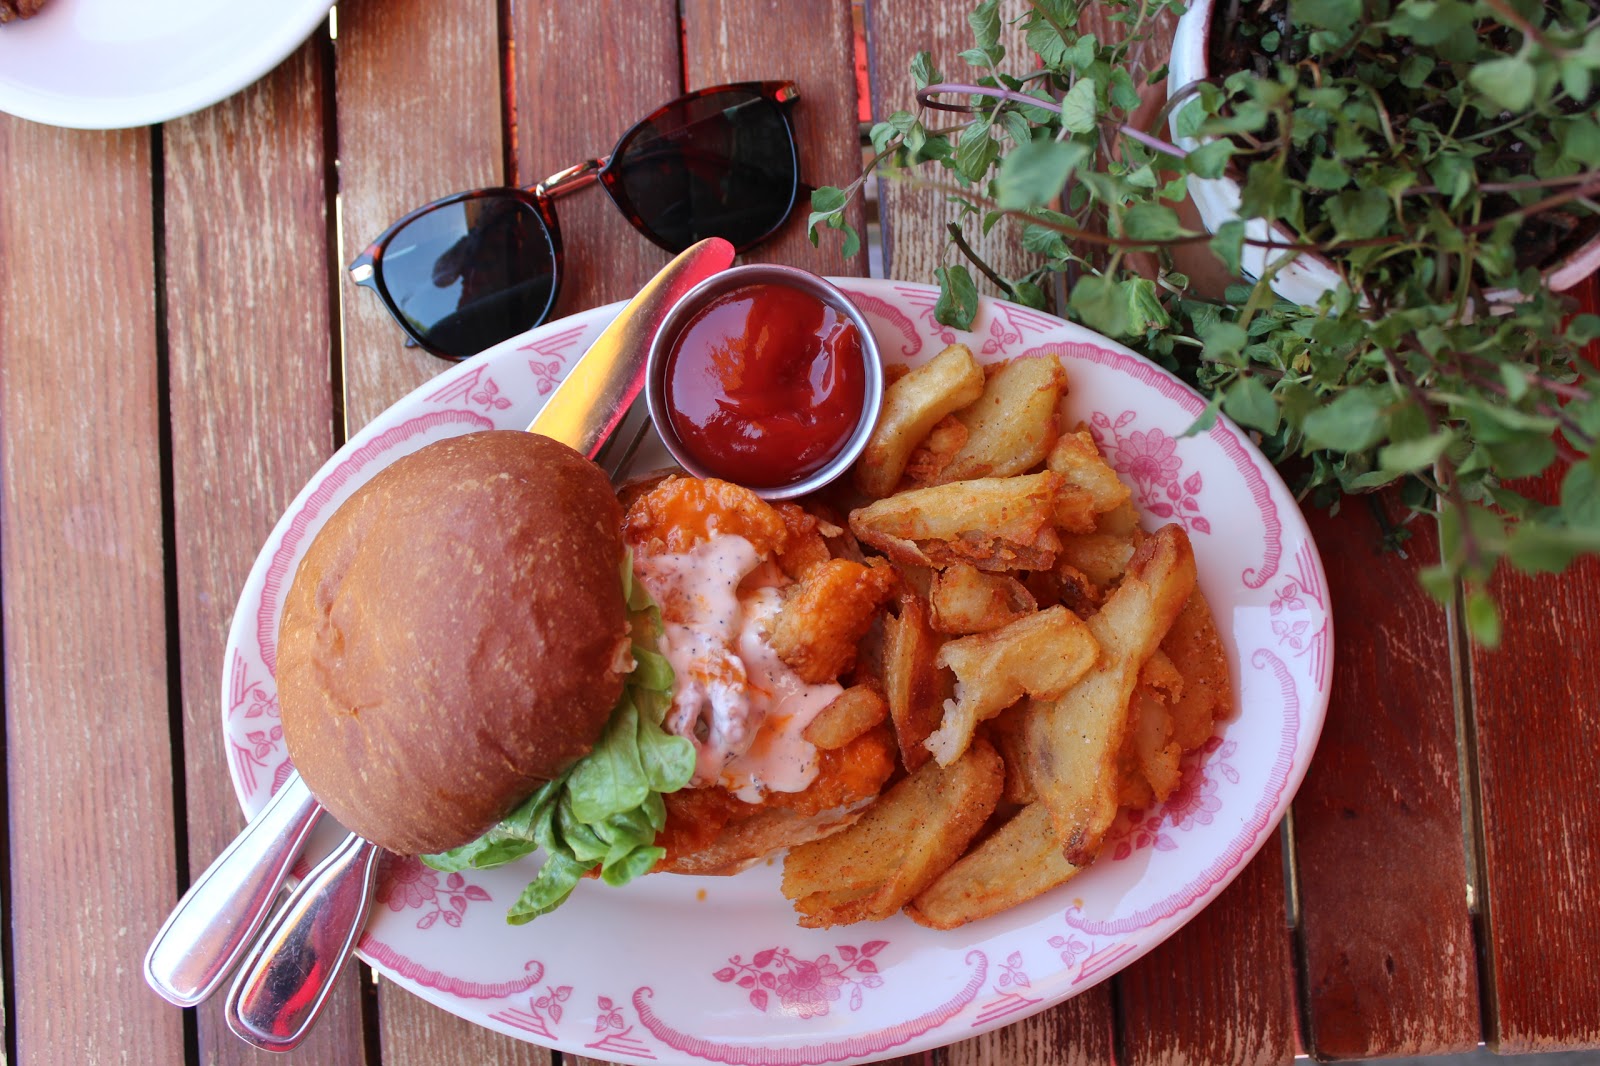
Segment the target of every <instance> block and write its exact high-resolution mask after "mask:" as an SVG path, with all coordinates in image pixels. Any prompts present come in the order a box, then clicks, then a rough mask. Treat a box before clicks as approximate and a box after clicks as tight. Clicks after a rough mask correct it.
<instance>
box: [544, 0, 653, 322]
mask: <svg viewBox="0 0 1600 1066" xmlns="http://www.w3.org/2000/svg"><path fill="white" fill-rule="evenodd" d="M512 36H513V38H514V40H515V42H516V46H515V49H514V52H513V56H514V59H515V61H516V99H517V126H518V136H517V154H518V159H517V171H518V180H519V181H521V182H522V183H523V184H529V185H531V184H532V183H534V182H536V181H538V180H540V179H542V178H544V177H547V176H548V175H551V174H554V173H556V172H557V171H559V170H563V169H565V168H567V167H569V166H572V165H573V164H575V163H579V162H582V161H583V160H586V159H594V158H598V157H601V156H605V155H607V154H609V153H610V151H611V148H612V146H613V145H614V144H616V142H617V138H618V137H620V136H621V135H622V133H623V131H624V130H626V129H627V128H628V127H629V126H631V125H633V124H634V123H635V122H637V121H638V120H639V119H641V118H643V117H644V116H645V115H647V114H649V113H650V112H651V111H653V110H654V109H655V108H656V107H658V106H660V105H661V104H664V103H666V102H667V101H668V100H671V99H672V98H673V97H675V96H677V95H679V94H680V93H681V92H682V91H683V86H682V77H683V75H682V69H681V66H682V62H681V57H680V52H679V48H678V6H677V4H676V2H675V0H649V2H641V3H638V4H634V5H630V7H629V9H628V14H627V17H626V18H596V17H595V13H594V11H593V10H592V9H591V8H588V7H586V6H584V5H582V4H548V5H546V4H518V5H516V6H515V7H514V10H513V22H512ZM618 57H626V59H625V61H621V62H619V61H618ZM555 211H556V220H557V223H558V225H559V226H560V229H561V235H562V241H563V244H564V255H563V265H562V278H561V291H560V294H559V295H558V297H557V299H556V306H555V308H554V310H553V311H552V315H553V316H561V315H570V314H573V313H575V312H578V311H584V310H587V309H588V308H591V307H598V306H599V305H601V304H605V303H609V302H611V301H612V300H621V299H626V298H627V297H629V296H632V295H633V294H634V293H635V292H637V291H638V290H639V289H640V287H641V286H643V285H644V283H645V282H646V281H648V280H650V278H651V276H652V275H654V274H655V272H656V271H658V270H660V269H661V267H663V266H665V265H666V262H667V260H668V259H669V258H670V256H668V254H667V253H666V252H665V251H663V250H662V249H660V248H657V247H656V246H655V245H654V244H652V243H650V241H648V240H646V239H645V238H644V236H643V235H642V234H640V233H639V232H638V231H637V230H635V229H634V228H633V227H632V226H631V225H629V223H628V220H627V219H626V218H624V217H623V215H622V212H621V211H619V210H617V208H616V205H615V204H613V203H612V202H611V198H610V197H609V196H607V195H606V194H605V192H604V190H602V189H601V188H600V187H599V186H598V185H595V186H591V187H590V188H587V189H584V190H581V191H579V192H577V193H575V194H572V195H568V196H563V197H562V198H561V199H559V200H557V201H556V205H555Z"/></svg>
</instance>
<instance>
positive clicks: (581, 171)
mask: <svg viewBox="0 0 1600 1066" xmlns="http://www.w3.org/2000/svg"><path fill="white" fill-rule="evenodd" d="M609 162H611V157H610V156H607V157H605V158H604V159H586V160H584V161H583V162H582V163H579V164H577V165H576V166H571V167H568V168H567V169H565V170H561V171H557V172H556V173H554V174H552V175H550V176H549V177H548V178H545V179H544V180H543V181H541V182H539V184H537V185H535V186H533V194H534V195H535V196H542V197H545V198H546V199H551V200H554V199H556V198H557V197H560V196H565V195H566V194H567V193H569V192H577V191H578V190H579V189H581V188H583V187H584V186H585V185H590V184H593V183H594V182H595V181H596V180H598V178H599V177H600V172H601V171H602V170H604V169H605V168H606V164H607V163H609Z"/></svg>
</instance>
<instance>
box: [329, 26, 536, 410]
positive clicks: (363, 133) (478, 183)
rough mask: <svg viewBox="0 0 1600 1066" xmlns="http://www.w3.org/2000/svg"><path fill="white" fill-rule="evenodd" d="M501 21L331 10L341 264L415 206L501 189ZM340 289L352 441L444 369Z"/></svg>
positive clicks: (343, 278)
mask: <svg viewBox="0 0 1600 1066" xmlns="http://www.w3.org/2000/svg"><path fill="white" fill-rule="evenodd" d="M497 23H498V15H497V12H496V3H495V0H470V2H461V3H453V4H437V3H425V2H423V0H402V2H390V0H348V2H346V3H342V4H340V5H339V40H338V42H337V43H336V47H335V54H336V56H337V59H338V65H337V76H336V81H337V84H338V105H339V191H340V194H341V197H342V200H343V216H344V219H343V225H342V227H341V229H342V232H343V244H344V255H343V259H344V261H345V262H346V263H347V262H348V261H349V260H350V259H353V258H355V256H356V254H357V253H359V252H360V251H361V249H363V248H365V247H366V246H367V243H368V242H369V241H371V240H372V239H373V238H374V237H376V236H377V235H378V234H380V233H382V232H383V231H384V230H385V229H387V228H388V226H389V224H390V223H391V222H393V221H394V220H395V219H397V218H399V217H400V216H401V215H403V214H405V213H406V212H407V211H410V210H411V209H412V208H414V207H420V206H421V205H422V204H425V203H427V202H428V201H430V200H436V199H438V198H439V197H441V196H448V195H449V194H451V193H454V192H461V191H463V190H466V189H474V188H481V187H484V186H491V185H499V184H501V183H502V182H503V181H504V180H505V175H504V174H502V169H503V154H502V136H501V122H502V110H503V109H502V107H501V92H500V85H501V78H500V51H499V30H498V25H497ZM342 265H343V264H341V266H342ZM339 286H340V294H341V297H342V310H343V316H344V319H343V327H344V374H345V381H344V384H345V423H346V425H347V426H348V427H349V429H350V430H351V431H352V432H354V431H355V430H357V429H359V428H360V427H362V426H364V425H366V424H367V423H368V422H370V421H371V420H372V419H373V418H374V417H376V416H377V415H378V414H379V413H381V412H382V411H383V410H384V409H385V408H387V407H388V406H389V405H390V404H392V403H394V402H395V401H396V400H398V399H399V398H400V397H402V396H404V395H405V394H406V393H407V392H409V391H411V390H412V389H413V388H415V387H416V386H417V385H420V384H421V383H422V382H424V381H426V380H427V379H428V378H430V377H433V376H434V375H435V374H438V373H439V372H440V371H441V370H443V369H445V367H446V365H447V364H446V363H445V362H443V361H442V360H440V359H437V358H435V357H434V356H431V355H429V354H427V353H426V352H424V351H422V350H420V349H417V348H406V347H404V335H403V334H402V333H401V332H400V327H399V326H397V325H396V324H395V322H394V320H393V319H392V318H390V317H389V313H388V312H387V311H385V310H384V309H383V307H382V305H381V304H380V303H379V302H378V299H377V297H376V296H374V295H373V294H372V293H370V292H367V291H365V290H362V289H359V288H357V287H356V286H355V285H354V284H353V283H352V282H350V280H349V278H348V275H346V274H344V273H343V271H341V272H340V276H339Z"/></svg>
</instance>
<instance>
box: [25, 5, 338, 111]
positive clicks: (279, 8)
mask: <svg viewBox="0 0 1600 1066" xmlns="http://www.w3.org/2000/svg"><path fill="white" fill-rule="evenodd" d="M331 5H332V0H138V2H129V0H48V2H47V3H46V4H45V6H44V8H43V9H42V10H41V11H40V12H39V13H38V14H37V15H35V16H34V17H33V18H31V19H24V20H21V21H13V22H8V23H6V24H5V25H4V26H0V111H7V112H10V113H11V114H13V115H18V116H20V117H22V118H27V119H32V120H33V121H35V122H44V123H47V124H49V125H52V126H70V127H73V128H76V129H94V130H109V129H122V128H125V127H129V126H147V125H149V124H151V123H153V122H165V121H167V120H168V119H171V118H177V117H178V116H179V115H187V114H189V113H190V112H191V111H198V110H200V109H201V108H203V107H209V106H210V105H212V104H214V103H216V102H217V101H218V100H221V99H223V98H225V97H228V96H232V95H233V94H234V93H236V92H238V91H239V90H240V89H242V88H244V87H245V86H246V85H249V84H250V83H251V82H253V81H255V80H256V79H257V78H259V77H261V76H262V75H263V74H265V73H266V72H267V71H269V70H271V69H272V68H273V67H275V66H277V65H278V64H279V63H281V62H282V61H283V59H284V57H285V56H287V55H288V54H289V53H290V52H292V51H294V50H295V48H296V47H298V46H299V44H300V42H301V41H304V40H305V39H306V38H307V37H309V36H311V31H312V30H314V29H316V27H317V24H318V23H319V22H321V21H322V20H323V18H325V17H326V16H327V14H328V8H329V7H330V6H331Z"/></svg>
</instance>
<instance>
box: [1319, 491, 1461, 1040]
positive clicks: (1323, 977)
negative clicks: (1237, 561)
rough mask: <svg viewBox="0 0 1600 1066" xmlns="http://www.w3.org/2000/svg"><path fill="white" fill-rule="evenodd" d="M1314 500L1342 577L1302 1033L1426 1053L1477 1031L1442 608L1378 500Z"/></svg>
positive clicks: (1422, 532) (1322, 541)
mask: <svg viewBox="0 0 1600 1066" xmlns="http://www.w3.org/2000/svg"><path fill="white" fill-rule="evenodd" d="M1369 503H1375V504H1376V505H1378V506H1393V504H1392V503H1391V502H1388V501H1386V500H1385V499H1383V498H1377V499H1375V500H1370V501H1369V500H1366V499H1354V500H1349V501H1346V502H1345V504H1344V505H1343V508H1342V509H1341V511H1340V513H1339V514H1338V515H1337V516H1333V517H1329V516H1328V515H1327V514H1326V513H1325V512H1321V511H1316V512H1311V513H1309V514H1308V518H1309V519H1310V521H1311V525H1312V530H1313V532H1314V533H1315V534H1316V537H1317V543H1318V545H1319V547H1320V548H1321V551H1322V559H1323V563H1324V565H1325V566H1326V567H1327V571H1328V585H1329V587H1330V589H1331V590H1332V592H1333V617H1334V633H1335V638H1336V641H1337V651H1336V653H1335V656H1334V680H1333V698H1332V703H1331V705H1330V707H1329V709H1328V719H1327V724H1326V725H1325V726H1324V727H1323V731H1322V740H1321V742H1320V744H1319V745H1318V747H1317V754H1316V758H1315V759H1314V760H1312V764H1311V770H1310V772H1309V774H1307V776H1306V781H1305V784H1304V785H1302V786H1301V788H1300V792H1299V795H1298V796H1297V797H1296V799H1295V803H1294V817H1295V847H1296V855H1297V859H1298V862H1299V871H1300V906H1301V929H1302V943H1303V947H1304V951H1305V960H1304V961H1305V970H1306V974H1307V978H1306V980H1307V997H1308V1000H1307V1005H1306V1014H1307V1017H1308V1018H1309V1024H1310V1032H1309V1034H1308V1035H1307V1041H1308V1043H1309V1044H1310V1050H1311V1051H1312V1052H1313V1053H1314V1054H1315V1055H1317V1056H1318V1057H1327V1058H1368V1057H1372V1056H1378V1055H1432V1054H1439V1053H1442V1052H1446V1051H1452V1050H1465V1049H1470V1048H1472V1047H1473V1046H1475V1045H1476V1044H1477V1043H1478V1029H1479V1022H1478V983H1477V970H1476V965H1475V961H1474V954H1473V952H1474V949H1473V938H1472V929H1471V922H1470V917H1469V915H1468V911H1467V890H1466V858H1465V854H1464V845H1463V841H1462V822H1461V787H1460V771H1459V764H1458V761H1457V749H1456V728H1455V712H1454V709H1453V704H1452V695H1451V693H1452V687H1451V670H1450V650H1449V646H1448V643H1447V635H1446V631H1445V630H1446V626H1445V617H1444V612H1443V611H1442V610H1441V609H1440V608H1439V606H1438V604H1436V603H1435V602H1433V601H1432V600H1431V599H1429V597H1428V596H1427V595H1426V594H1425V593H1424V592H1423V591H1422V589H1421V587H1420V586H1419V585H1418V584H1417V581H1416V571H1417V569H1418V568H1419V567H1420V566H1422V565H1425V564H1426V563H1427V562H1429V561H1431V560H1432V559H1434V558H1436V556H1437V552H1438V547H1437V544H1436V541H1435V539H1434V535H1433V531H1432V529H1431V528H1430V526H1431V523H1427V522H1423V521H1417V522H1413V523H1412V529H1413V530H1414V532H1415V536H1413V537H1412V539H1411V540H1409V541H1407V542H1406V544H1405V551H1406V554H1407V556H1408V558H1402V557H1401V556H1400V555H1399V554H1397V553H1395V552H1393V551H1387V550H1385V549H1384V548H1383V546H1382V531H1381V529H1380V528H1379V526H1378V523H1377V521H1376V520H1375V519H1374V515H1373V510H1372V507H1369Z"/></svg>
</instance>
